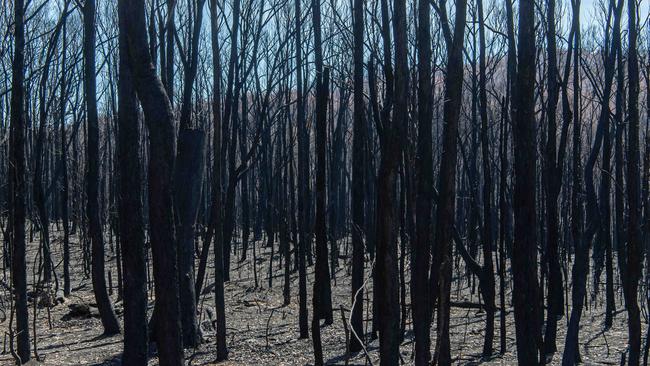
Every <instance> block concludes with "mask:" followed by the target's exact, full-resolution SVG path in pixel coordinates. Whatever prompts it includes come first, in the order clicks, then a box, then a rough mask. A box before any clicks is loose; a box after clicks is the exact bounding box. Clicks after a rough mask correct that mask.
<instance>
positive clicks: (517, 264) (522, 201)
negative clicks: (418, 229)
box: [512, 0, 541, 366]
mask: <svg viewBox="0 0 650 366" xmlns="http://www.w3.org/2000/svg"><path fill="white" fill-rule="evenodd" d="M534 23H535V6H534V1H532V0H521V1H520V2H519V41H518V43H519V48H518V52H519V55H518V65H517V69H518V70H517V79H516V87H515V90H516V91H515V94H514V101H513V103H514V105H513V107H514V110H515V119H514V133H513V135H514V143H515V147H514V151H515V153H514V156H515V164H514V165H515V188H514V210H515V215H514V216H515V241H514V246H513V254H512V271H513V277H514V288H513V303H514V308H515V329H516V337H517V360H518V363H519V364H520V365H527V366H531V365H537V364H538V363H539V358H538V354H539V347H540V344H539V343H540V339H541V334H540V331H541V327H540V324H539V319H540V317H539V315H540V309H539V304H540V302H539V300H538V299H539V293H538V288H539V287H538V281H537V231H536V230H535V229H534V228H535V227H536V224H537V222H536V210H535V196H536V195H535V182H536V178H535V175H536V161H537V156H536V138H535V106H534V88H535V31H534V26H535V25H534Z"/></svg>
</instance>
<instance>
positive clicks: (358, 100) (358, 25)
mask: <svg viewBox="0 0 650 366" xmlns="http://www.w3.org/2000/svg"><path fill="white" fill-rule="evenodd" d="M363 3H364V2H363V0H355V1H354V7H353V9H352V11H353V23H352V28H353V33H354V50H353V58H354V92H353V93H354V95H353V102H354V112H353V113H354V114H353V119H354V121H353V140H352V186H351V189H352V280H351V281H352V315H351V318H350V326H351V328H352V331H353V332H354V336H352V337H351V338H350V346H349V347H350V351H351V352H357V351H360V350H361V349H362V347H363V344H362V340H363V272H364V271H363V270H364V249H363V248H364V245H363V236H364V228H365V225H364V204H365V189H364V187H365V182H364V178H365V164H364V162H365V158H364V157H365V148H366V127H365V123H366V120H365V107H364V101H363V84H364V80H363V49H364V46H363V31H364V25H363V9H364V8H363Z"/></svg>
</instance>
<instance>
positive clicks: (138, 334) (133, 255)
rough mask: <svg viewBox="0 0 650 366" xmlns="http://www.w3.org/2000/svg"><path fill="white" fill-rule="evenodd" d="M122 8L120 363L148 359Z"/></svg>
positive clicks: (135, 144)
mask: <svg viewBox="0 0 650 366" xmlns="http://www.w3.org/2000/svg"><path fill="white" fill-rule="evenodd" d="M126 10H127V9H126V8H125V6H124V3H123V2H120V3H119V10H118V16H119V32H120V33H119V46H120V61H119V76H118V81H117V83H118V86H117V88H118V95H119V99H118V103H119V105H118V133H119V136H118V159H119V164H118V165H119V169H120V170H119V195H118V197H119V200H118V210H119V212H118V217H119V230H120V238H119V240H120V249H121V251H122V261H123V271H124V276H123V281H124V300H123V301H124V354H123V356H122V362H123V363H124V364H125V365H146V364H147V353H148V352H147V341H148V339H147V282H146V281H147V266H146V265H147V263H146V253H145V252H146V249H145V243H144V219H143V208H142V198H143V194H142V176H141V172H142V166H141V163H140V161H141V160H140V159H141V157H140V154H139V144H140V122H139V119H138V109H137V102H136V95H135V89H134V88H133V79H132V78H133V76H132V71H131V66H130V64H129V59H128V44H127V38H126V37H127V34H126V14H125V11H126Z"/></svg>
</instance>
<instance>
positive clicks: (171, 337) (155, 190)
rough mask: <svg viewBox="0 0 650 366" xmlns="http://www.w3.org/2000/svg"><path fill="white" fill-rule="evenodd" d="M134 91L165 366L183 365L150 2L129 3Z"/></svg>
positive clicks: (168, 149) (169, 164)
mask: <svg viewBox="0 0 650 366" xmlns="http://www.w3.org/2000/svg"><path fill="white" fill-rule="evenodd" d="M124 2H125V3H126V4H124V6H125V8H124V9H125V14H126V15H127V16H126V18H125V23H126V29H127V41H128V53H129V61H130V65H131V70H132V71H133V85H134V87H135V90H136V93H137V96H138V99H139V100H140V103H141V105H142V109H143V111H144V116H145V123H146V125H147V128H148V130H149V177H148V180H149V198H148V199H149V227H150V228H152V230H150V233H149V235H150V238H151V249H152V254H153V274H154V279H155V285H156V287H155V294H156V304H157V305H156V306H157V308H156V324H155V329H154V332H155V340H156V342H157V344H158V354H159V357H160V364H161V365H170V366H172V365H174V366H175V365H179V364H181V363H182V362H183V349H182V341H181V329H180V321H179V319H180V309H179V299H178V269H177V263H176V248H175V245H176V241H175V234H174V221H173V192H172V189H173V187H172V178H173V176H172V174H173V165H174V155H173V150H174V129H173V123H172V109H171V104H170V102H169V99H168V97H167V94H166V93H165V89H164V88H163V85H162V83H161V81H160V79H159V78H158V77H157V76H156V72H155V68H154V65H153V64H152V62H151V54H150V53H149V49H148V47H147V34H146V27H145V17H144V1H124Z"/></svg>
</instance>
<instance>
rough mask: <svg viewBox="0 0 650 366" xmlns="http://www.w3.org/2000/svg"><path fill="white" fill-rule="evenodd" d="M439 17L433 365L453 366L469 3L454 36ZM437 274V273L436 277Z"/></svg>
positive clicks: (463, 4)
mask: <svg viewBox="0 0 650 366" xmlns="http://www.w3.org/2000/svg"><path fill="white" fill-rule="evenodd" d="M441 5H443V6H441V9H440V12H439V15H440V16H441V21H443V27H444V28H443V29H445V30H444V33H445V39H446V42H447V65H448V66H447V78H446V79H445V99H444V105H443V119H444V128H443V137H442V139H443V140H442V157H441V159H440V176H439V182H438V185H439V192H440V193H439V194H440V195H439V197H440V199H439V200H438V204H437V208H436V225H435V242H434V253H436V256H437V257H438V259H436V260H434V261H433V263H432V266H431V272H432V275H431V281H432V282H433V281H436V280H437V285H436V287H437V294H436V295H437V298H438V307H437V321H438V330H437V338H436V353H435V356H434V360H435V361H434V362H436V364H438V365H450V364H451V345H450V341H449V310H450V308H449V301H450V293H451V271H452V266H453V263H452V253H451V240H452V234H453V228H454V218H455V217H456V215H455V209H456V161H457V156H458V145H457V139H458V124H459V119H460V107H461V103H462V86H463V61H462V57H463V43H464V37H465V21H466V17H467V14H466V10H467V1H465V0H461V1H458V2H457V3H456V15H455V20H454V31H453V35H452V34H451V30H450V28H449V27H450V26H449V23H448V21H447V16H446V11H447V10H446V8H445V7H444V3H441ZM434 271H435V272H436V273H435V275H434Z"/></svg>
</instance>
